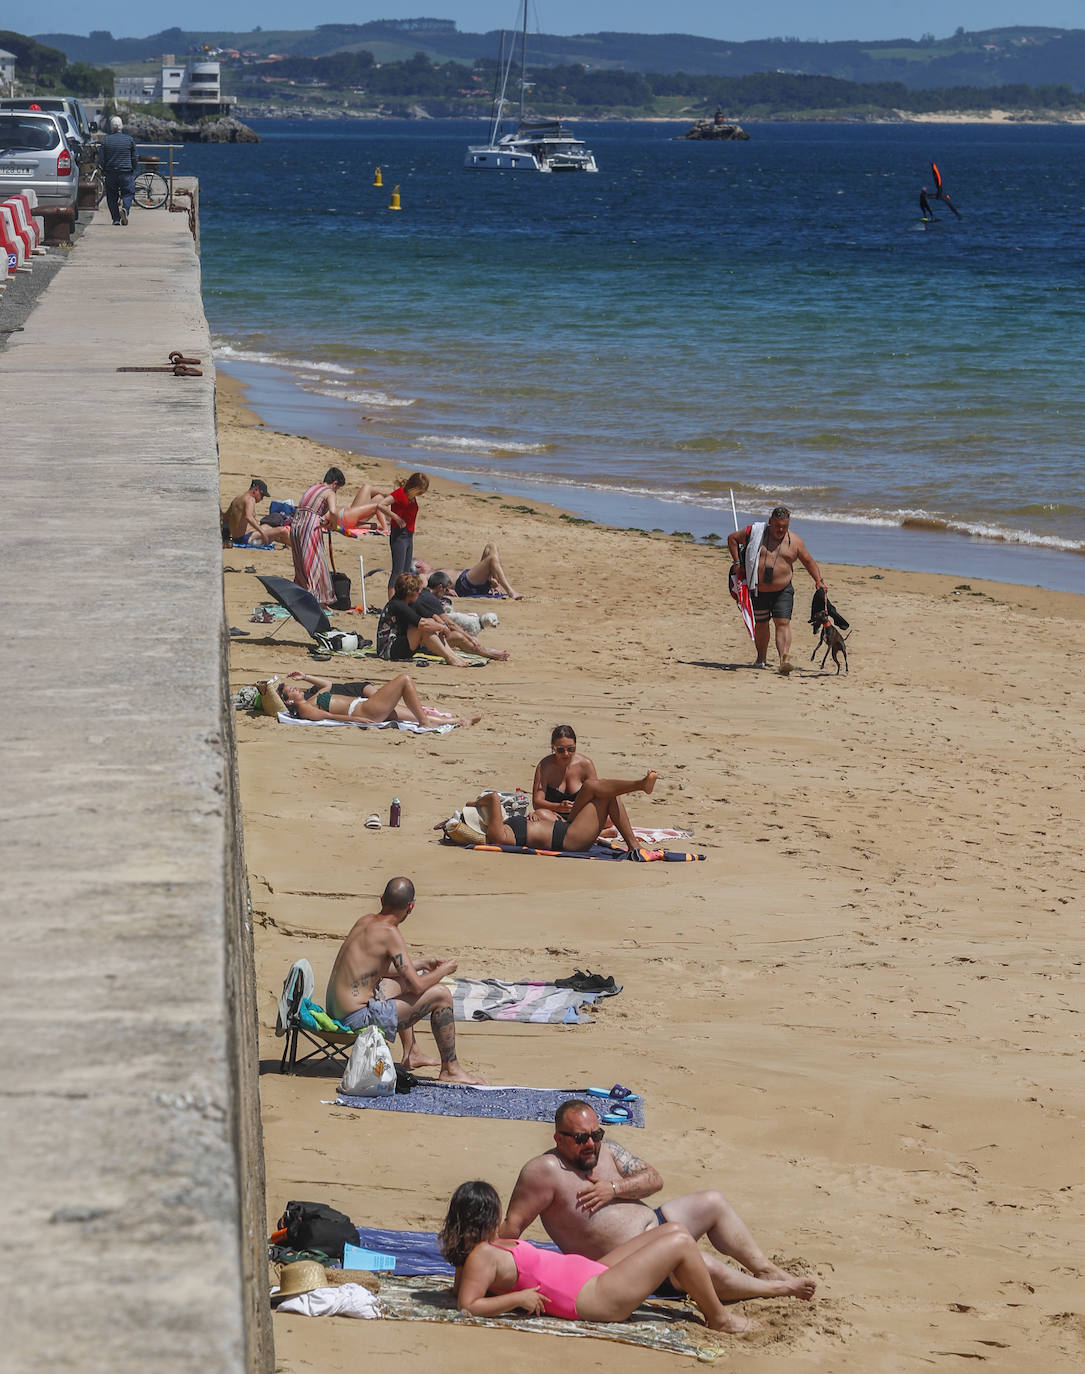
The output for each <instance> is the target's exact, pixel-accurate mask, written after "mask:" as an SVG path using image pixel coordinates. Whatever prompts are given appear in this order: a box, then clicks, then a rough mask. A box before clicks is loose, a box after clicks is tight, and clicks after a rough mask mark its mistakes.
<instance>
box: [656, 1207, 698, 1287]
mask: <svg viewBox="0 0 1085 1374" xmlns="http://www.w3.org/2000/svg"><path fill="white" fill-rule="evenodd" d="M652 1211H653V1212H655V1214H656V1221H658V1222H659V1224H660V1226H666V1224H667V1218H666V1217H665V1216H664V1215H663V1208H662V1207H653V1208H652ZM652 1296H653V1297H654V1298H685V1297H688V1296H689V1295H688V1294H687V1293H686V1290H685V1289H684V1288H679V1287H678V1285H677V1284H674V1283H672V1282H671V1280H670V1275H668V1276H667V1277H666V1278H665V1279H664V1280H663V1282H662V1283H658V1284H656V1291H655V1292H654V1293H653V1294H652Z"/></svg>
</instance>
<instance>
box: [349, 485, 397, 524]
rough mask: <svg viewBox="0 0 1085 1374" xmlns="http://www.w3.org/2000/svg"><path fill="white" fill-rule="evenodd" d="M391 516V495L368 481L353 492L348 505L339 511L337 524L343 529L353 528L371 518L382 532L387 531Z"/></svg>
mask: <svg viewBox="0 0 1085 1374" xmlns="http://www.w3.org/2000/svg"><path fill="white" fill-rule="evenodd" d="M391 518H392V496H391V493H390V492H386V491H378V490H377V488H376V487H371V486H370V485H369V484H368V482H367V483H366V484H365V485H364V486H360V487H359V488H358V490H357V491H356V492H355V493H354V499H353V500H352V501H351V503H350V505H349V506H347V508H346V509H345V510H343V511H340V513H339V524H340V525H341V526H342V528H343V529H344V530H345V531H350V530H353V529H355V528H356V527H357V526H358V525H361V524H364V523H365V522H366V521H367V520H373V521H374V522H375V523H376V526H377V529H379V530H380V532H381V533H382V534H387V533H388V526H389V523H390V522H391Z"/></svg>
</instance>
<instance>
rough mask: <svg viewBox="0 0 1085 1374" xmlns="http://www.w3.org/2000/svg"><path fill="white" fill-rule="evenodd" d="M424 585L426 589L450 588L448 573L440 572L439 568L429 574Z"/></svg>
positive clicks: (450, 582) (450, 581)
mask: <svg viewBox="0 0 1085 1374" xmlns="http://www.w3.org/2000/svg"><path fill="white" fill-rule="evenodd" d="M426 585H427V586H428V587H451V586H452V579H451V577H449V575H448V573H446V572H442V571H441V570H440V568H438V569H437V571H436V572H433V573H430V575H429V581H428V582H427V583H426Z"/></svg>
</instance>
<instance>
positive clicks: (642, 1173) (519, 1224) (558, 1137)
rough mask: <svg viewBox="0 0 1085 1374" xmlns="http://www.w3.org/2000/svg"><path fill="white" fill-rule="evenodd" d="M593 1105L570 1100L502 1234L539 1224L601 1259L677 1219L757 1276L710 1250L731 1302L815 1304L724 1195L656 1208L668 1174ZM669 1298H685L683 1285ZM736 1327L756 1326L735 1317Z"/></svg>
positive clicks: (710, 1263)
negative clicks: (609, 1131)
mask: <svg viewBox="0 0 1085 1374" xmlns="http://www.w3.org/2000/svg"><path fill="white" fill-rule="evenodd" d="M605 1135H606V1132H605V1131H604V1130H603V1127H602V1126H600V1124H599V1117H598V1116H597V1115H596V1112H595V1109H594V1108H593V1107H592V1106H591V1105H590V1103H588V1102H582V1101H579V1100H577V1099H573V1100H571V1101H568V1102H563V1103H562V1105H561V1106H560V1107H559V1108H558V1110H557V1113H556V1115H555V1118H554V1148H553V1149H552V1150H547V1152H546V1154H543V1155H537V1156H536V1157H535V1158H534V1159H530V1160H528V1162H527V1163H526V1164H525V1165H524V1167H523V1168H522V1169H521V1170H520V1177H519V1178H518V1179H517V1180H516V1187H515V1188H514V1189H513V1193H512V1197H511V1198H510V1200H509V1208H508V1212H507V1213H506V1216H505V1220H504V1222H503V1223H502V1225H501V1230H500V1234H501V1236H502V1237H503V1238H504V1239H505V1240H517V1239H519V1237H520V1235H521V1234H522V1232H524V1231H525V1230H526V1229H527V1228H528V1227H529V1226H530V1225H531V1223H532V1222H533V1221H535V1219H536V1218H538V1219H539V1220H541V1222H542V1224H543V1226H544V1227H545V1229H546V1233H547V1235H549V1237H550V1239H551V1240H553V1241H554V1242H555V1243H556V1244H557V1245H558V1246H560V1248H561V1249H562V1250H564V1251H565V1253H566V1254H575V1255H587V1256H588V1257H589V1258H590V1259H599V1258H600V1257H601V1256H603V1255H605V1254H606V1253H607V1251H609V1250H613V1249H614V1248H615V1247H616V1246H618V1245H621V1244H622V1243H623V1242H624V1241H627V1240H631V1239H632V1238H633V1237H634V1236H639V1235H641V1234H643V1232H645V1231H650V1230H651V1229H652V1228H653V1227H656V1226H659V1225H660V1224H661V1223H662V1222H665V1221H676V1222H678V1223H679V1224H680V1225H681V1226H684V1227H685V1228H686V1230H687V1231H688V1232H689V1233H690V1235H691V1236H693V1238H694V1240H700V1238H701V1237H702V1236H707V1237H708V1240H709V1242H710V1243H711V1245H712V1247H713V1249H714V1250H716V1251H718V1252H719V1255H726V1256H729V1257H730V1258H732V1259H736V1260H738V1261H739V1263H740V1264H742V1265H744V1266H745V1267H746V1269H747V1270H748V1271H749V1272H748V1273H744V1272H743V1271H742V1270H741V1269H736V1268H735V1267H734V1265H731V1264H726V1263H724V1261H723V1260H722V1259H720V1258H719V1256H718V1255H716V1254H712V1253H706V1254H705V1255H704V1262H705V1264H706V1265H707V1267H708V1272H709V1274H711V1276H712V1283H713V1286H714V1287H715V1289H716V1293H717V1295H718V1297H719V1298H720V1301H721V1302H739V1301H741V1300H742V1299H743V1298H773V1297H792V1298H803V1299H807V1300H808V1299H810V1298H812V1297H813V1295H814V1288H815V1283H814V1280H813V1279H810V1278H804V1277H802V1276H801V1275H795V1274H789V1273H788V1271H787V1270H786V1269H781V1268H780V1266H779V1265H777V1264H773V1263H772V1262H771V1261H770V1260H769V1259H768V1257H767V1256H766V1255H765V1254H764V1252H763V1251H762V1250H761V1248H760V1246H759V1245H758V1244H757V1242H756V1241H755V1240H754V1238H753V1236H751V1235H750V1232H749V1230H748V1229H747V1227H746V1223H745V1222H744V1221H743V1220H742V1218H741V1217H740V1216H739V1215H738V1213H737V1212H736V1211H735V1209H734V1208H733V1207H732V1206H731V1204H730V1203H729V1202H728V1201H727V1199H726V1198H725V1197H724V1196H723V1195H722V1194H721V1193H717V1192H714V1191H712V1192H705V1193H687V1194H686V1195H685V1196H684V1197H676V1198H673V1199H672V1200H671V1201H669V1202H664V1203H663V1204H662V1206H660V1207H657V1208H655V1209H654V1210H653V1209H652V1208H651V1207H649V1206H648V1205H647V1204H646V1203H645V1202H643V1201H642V1199H643V1198H646V1197H650V1196H651V1195H652V1194H653V1193H658V1192H659V1191H660V1189H661V1188H662V1187H663V1179H662V1178H661V1176H660V1175H659V1173H658V1172H657V1171H656V1170H655V1169H654V1168H653V1167H652V1166H651V1165H650V1164H648V1163H646V1162H645V1161H644V1160H643V1159H638V1158H637V1156H636V1155H634V1154H631V1153H630V1152H629V1151H628V1150H627V1149H625V1147H624V1146H622V1145H618V1144H616V1143H615V1142H613V1141H610V1140H607V1141H606V1142H605V1143H604V1137H605ZM668 1282H669V1283H670V1291H668V1292H664V1290H663V1289H660V1296H661V1297H678V1298H680V1297H683V1296H684V1293H683V1291H682V1289H681V1288H678V1287H677V1286H676V1285H674V1283H673V1276H672V1279H671V1280H669V1281H668ZM734 1321H735V1325H734V1327H733V1330H735V1331H742V1330H748V1329H749V1323H748V1322H747V1321H746V1319H745V1318H744V1317H742V1316H740V1315H739V1314H737V1313H736V1314H734Z"/></svg>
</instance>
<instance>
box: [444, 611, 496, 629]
mask: <svg viewBox="0 0 1085 1374" xmlns="http://www.w3.org/2000/svg"><path fill="white" fill-rule="evenodd" d="M445 614H446V615H447V616H448V618H449V620H451V621H452V623H453V625H458V626H459V628H460V629H461V630H466V631H467V633H468V634H469V635H480V634H481V633H482V631H483V629H484V628H488V629H492V628H493V627H494V626H495V625H498V624H500V621H499V620H498V618H497V612H496V611H486V612H485V613H484V614H483V615H475V614H474V612H473V611H446V612H445Z"/></svg>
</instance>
